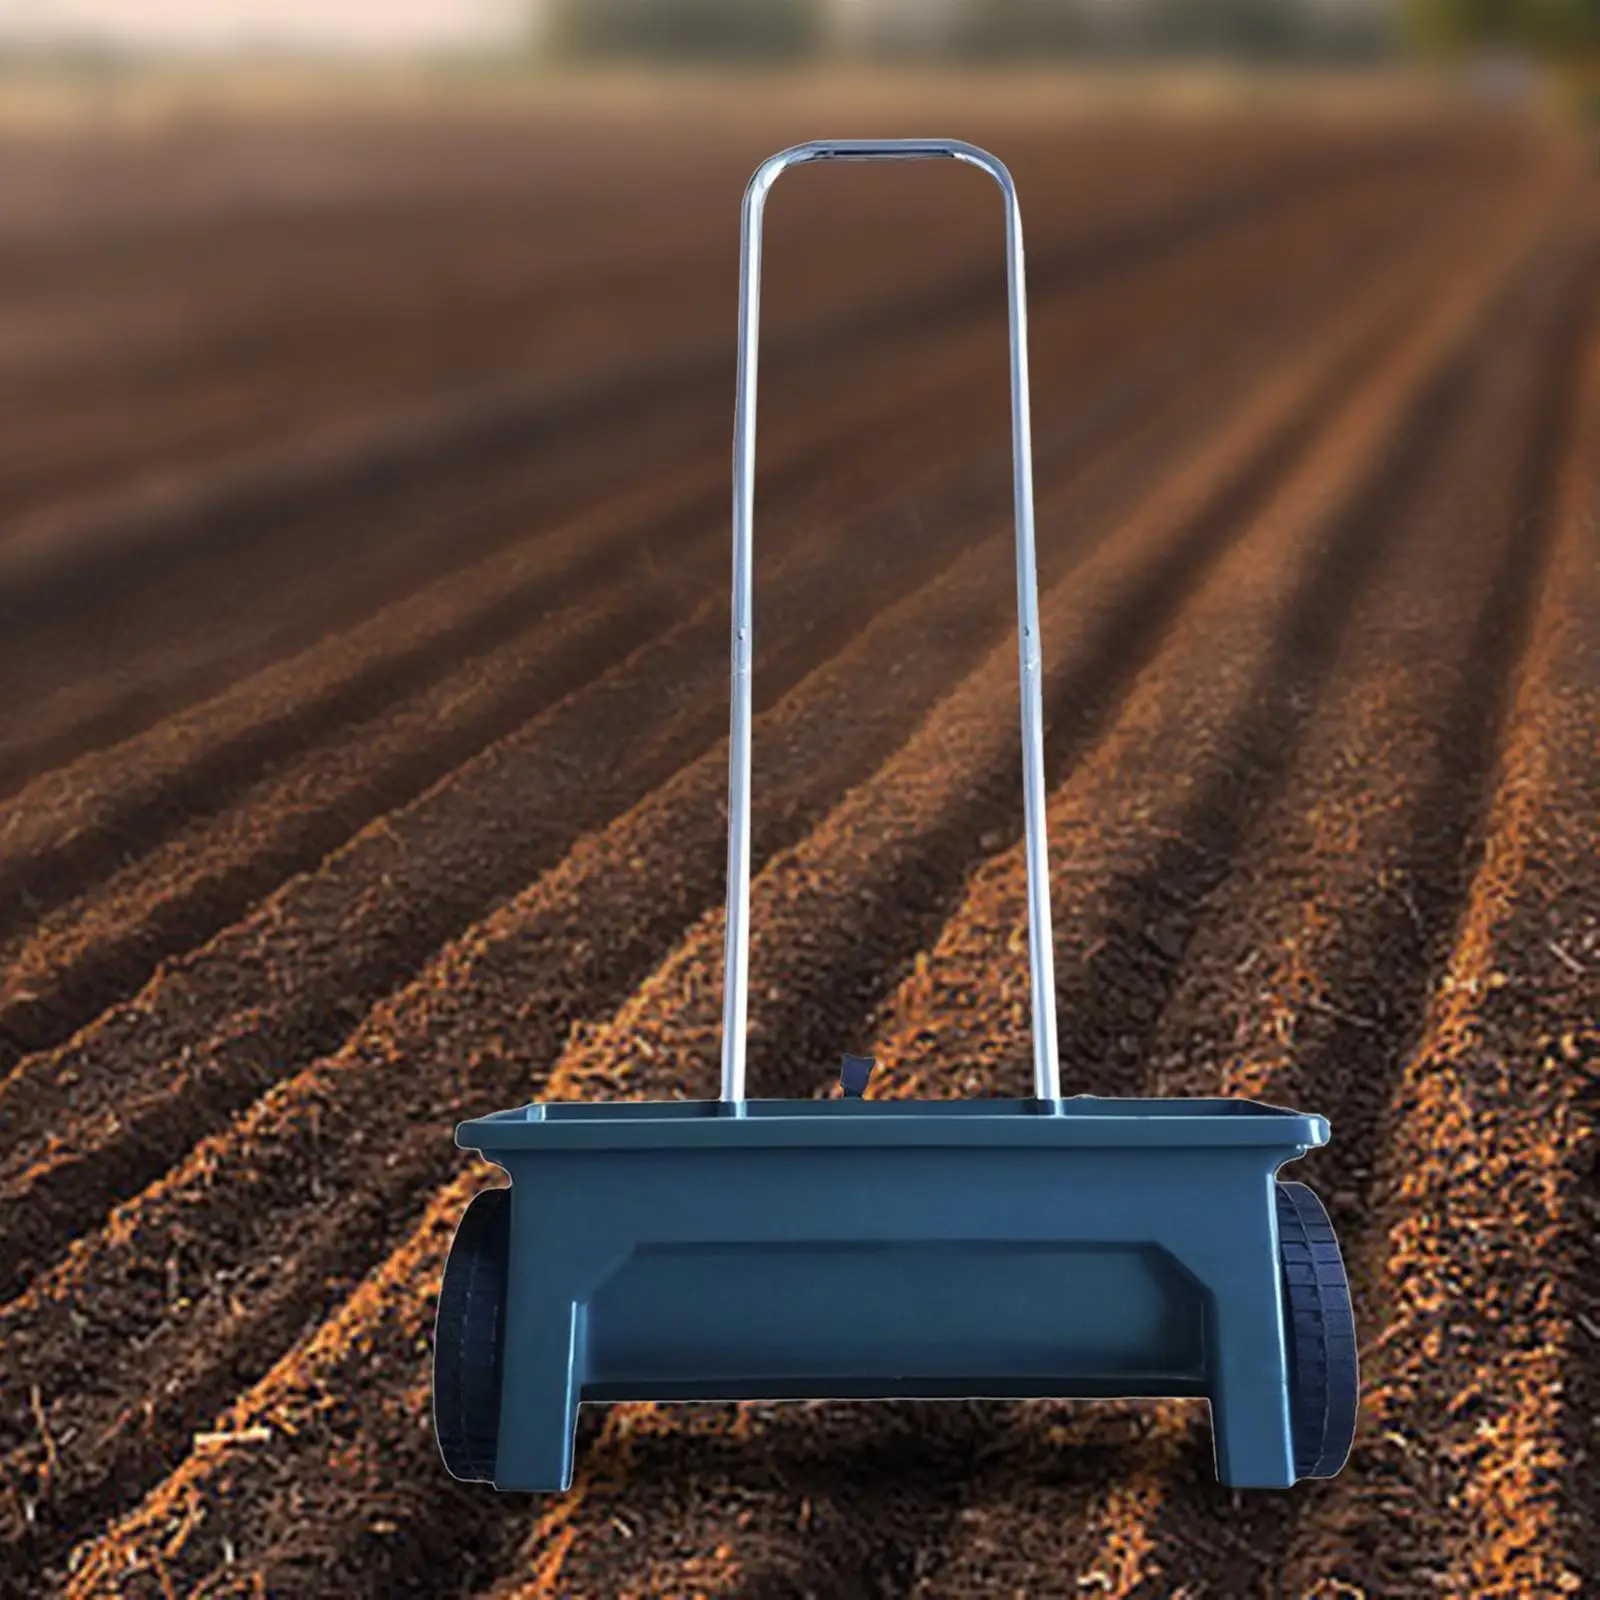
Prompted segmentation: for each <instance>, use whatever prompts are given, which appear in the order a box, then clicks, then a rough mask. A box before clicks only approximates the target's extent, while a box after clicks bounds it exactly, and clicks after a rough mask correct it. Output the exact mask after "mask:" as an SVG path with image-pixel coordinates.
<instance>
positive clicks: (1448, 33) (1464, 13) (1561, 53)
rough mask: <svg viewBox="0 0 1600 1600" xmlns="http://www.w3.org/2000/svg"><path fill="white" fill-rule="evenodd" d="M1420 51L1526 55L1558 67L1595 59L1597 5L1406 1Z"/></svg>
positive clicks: (1536, 0)
mask: <svg viewBox="0 0 1600 1600" xmlns="http://www.w3.org/2000/svg"><path fill="white" fill-rule="evenodd" d="M1407 21H1408V22H1409V24H1410V28H1411V31H1412V33H1413V35H1414V37H1415V38H1416V39H1417V40H1418V41H1419V42H1420V43H1422V44H1423V45H1425V46H1427V47H1429V48H1432V49H1438V50H1444V51H1448V52H1451V53H1461V52H1466V51H1477V50H1484V49H1498V50H1517V51H1526V52H1529V53H1531V54H1534V55H1540V56H1544V57H1547V58H1549V59H1554V60H1560V61H1582V60H1585V59H1587V60H1590V61H1593V60H1594V59H1595V58H1596V57H1597V56H1600V0H1410V3H1409V5H1408V7H1407Z"/></svg>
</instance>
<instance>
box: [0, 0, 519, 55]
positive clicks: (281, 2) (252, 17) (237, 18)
mask: <svg viewBox="0 0 1600 1600" xmlns="http://www.w3.org/2000/svg"><path fill="white" fill-rule="evenodd" d="M534 9H535V8H534V7H533V6H530V5H529V4H528V3H527V0H0V45H3V44H29V45H52V44H60V43H65V42H87V43H93V44H96V45H100V46H111V47H121V48H132V49H138V50H160V51H173V50H177V51H185V52H196V53H214V52H217V51H224V52H225V51H229V50H235V49H239V48H241V47H249V46H251V45H262V44H265V45H276V46H280V47H281V46H291V47H300V48H313V49H319V50H333V51H339V52H350V53H356V54H363V55H384V54H405V53H407V52H410V51H416V50H474V49H483V48H486V47H488V48H493V47H494V46H497V45H505V44H509V43H511V42H512V41H513V40H514V39H515V38H516V37H517V36H518V34H519V33H520V32H521V31H522V30H523V29H524V28H525V27H526V26H527V19H528V17H529V15H530V13H531V12H532V11H533V10H534Z"/></svg>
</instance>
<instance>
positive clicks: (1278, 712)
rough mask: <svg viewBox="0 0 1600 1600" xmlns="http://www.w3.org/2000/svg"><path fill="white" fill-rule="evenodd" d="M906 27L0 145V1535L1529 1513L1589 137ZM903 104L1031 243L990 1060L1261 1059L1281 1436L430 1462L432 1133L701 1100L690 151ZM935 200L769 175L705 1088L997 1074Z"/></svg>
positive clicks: (845, 1437)
mask: <svg viewBox="0 0 1600 1600" xmlns="http://www.w3.org/2000/svg"><path fill="white" fill-rule="evenodd" d="M952 92H953V91H952ZM929 95H930V98H929V99H928V100H927V102H926V103H925V104H921V105H919V106H918V107H916V108H908V107H904V106H901V107H891V106H887V105H884V104H880V103H878V102H876V101H874V100H872V99H871V97H870V96H866V97H864V98H862V99H861V100H860V101H859V103H857V102H855V101H850V100H849V99H848V98H846V99H842V100H841V99H840V98H838V97H837V96H835V97H834V98H831V99H829V100H828V101H827V103H826V104H825V105H822V104H819V105H817V106H813V107H810V108H807V107H806V106H805V105H802V104H797V103H795V102H794V101H793V100H792V99H784V98H782V97H776V96H775V97H774V99H773V100H772V102H771V103H763V99H762V97H761V95H760V94H758V93H757V94H752V95H750V96H749V97H748V100H747V102H741V103H739V104H733V103H731V102H729V101H727V100H725V99H723V100H719V101H718V102H717V106H718V108H719V109H717V110H716V112H715V114H713V112H712V110H711V109H708V107H705V106H696V105H693V104H691V103H689V102H687V101H686V102H684V103H682V104H677V105H676V107H675V108H673V107H671V106H667V107H663V106H661V105H641V106H625V105H609V106H600V107H598V108H589V109H585V108H584V107H582V106H578V105H569V106H565V108H564V109H562V110H560V111H559V112H557V111H552V110H549V109H546V110H545V111H543V112H537V113H536V112H533V111H525V112H516V111H513V110H506V109H502V110H500V111H498V112H496V113H494V114H492V115H490V114H482V115H476V114H473V115H469V114H466V113H465V112H462V111H460V110H459V109H458V110H457V111H454V112H450V111H446V110H437V111H435V112H431V113H427V114H423V113H421V112H411V113H407V114H404V115H402V114H399V113H385V114H383V115H380V116H373V117H357V116H350V115H347V116H341V117H335V116H332V115H331V114H325V113H314V112H312V111H307V110H302V111H299V112H293V113H290V112H287V111H279V112H276V113H274V114H272V115H261V116H254V117H239V118H233V119H230V118H227V117H221V118H217V119H214V120H209V121H204V120H203V121H195V120H193V119H190V120H177V121H168V122H159V123H154V124H151V125H149V126H140V127H139V128H136V129H131V130H122V131H120V132H116V133H115V134H108V133H107V132H106V130H104V129H101V130H98V131H97V130H95V129H88V130H77V131H74V130H71V129H68V130H62V129H54V130H44V131H35V132H25V131H17V130H15V129H13V130H12V131H11V132H8V133H7V134H5V135H4V140H3V148H0V168H3V169H4V171H3V173H0V180H3V186H4V190H5V193H6V194H7V196H8V199H7V203H6V205H5V207H3V208H0V414H3V427H0V682H3V683H4V685H5V688H6V691H7V692H6V693H5V694H4V696H3V697H0V955H3V970H4V979H3V987H0V1392H3V1404H0V1452H3V1454H4V1469H3V1472H0V1585H3V1588H4V1592H6V1593H8V1594H14V1595H19V1596H34V1595H45V1594H57V1593H67V1594H72V1595H75V1596H90V1595H94V1596H113V1595H116V1596H123V1595H127V1596H141V1597H142V1596H167V1597H172V1596H178V1595H190V1594H205V1595H251V1594H268V1595H284V1596H297V1595H318V1596H321V1595H328V1596H390V1595H401V1594H427V1595H469V1594H471V1595H482V1596H494V1597H496V1600H512V1597H518V1600H522V1597H531V1596H535V1595H558V1596H572V1597H578V1596H586V1597H587V1596H592V1597H596V1600H610V1597H616V1596H619V1595H634V1596H646V1595H661V1596H680V1595H681V1596H688V1595H742V1596H752V1597H778V1596H805V1595H809V1596H818V1597H866V1596H891V1595H916V1596H928V1597H932V1596H991V1595H1005V1596H1011V1595H1019V1596H1036V1595H1074V1594H1080V1593H1085V1594H1094V1595H1100V1596H1121V1597H1134V1596H1138V1597H1156V1596H1163V1595H1180V1594H1181V1595H1184V1596H1188V1597H1191V1600H1193V1597H1199V1596H1219V1597H1228V1600H1233V1597H1241V1596H1257V1595H1260V1596H1278V1595H1295V1596H1299V1595H1308V1596H1310V1595H1315V1596H1321V1597H1327V1600H1332V1597H1335V1596H1338V1597H1355V1596H1370V1597H1377V1596H1404V1595H1430V1596H1440V1595H1462V1596H1481V1595H1501V1596H1544V1595H1552V1596H1553V1595H1562V1594H1571V1595H1578V1594H1582V1593H1595V1592H1596V1591H1597V1588H1600V1549H1597V1543H1596V1528H1597V1519H1600V1490H1597V1487H1596V1485H1597V1483H1600V1464H1597V1463H1596V1461H1595V1459H1594V1441H1595V1438H1596V1436H1597V1434H1596V1430H1597V1429H1600V1259H1597V1252H1596V1238H1597V1235H1600V1185H1597V1181H1596V1164H1595V1163H1596V1157H1595V1149H1594V1143H1593V1128H1594V1120H1595V1115H1596V1084H1597V1073H1600V1065H1597V1063H1600V1022H1597V1017H1600V850H1597V845H1600V823H1597V814H1600V732H1597V730H1600V186H1597V183H1596V177H1595V173H1594V167H1593V156H1592V151H1585V149H1584V148H1583V146H1582V145H1581V144H1579V143H1578V142H1577V141H1576V140H1575V139H1574V138H1573V137H1572V136H1571V135H1570V134H1567V133H1564V132H1563V131H1561V130H1560V129H1558V128H1555V127H1553V126H1546V125H1544V124H1543V123H1541V122H1538V121H1536V120H1533V119H1531V118H1528V117H1520V116H1512V115H1510V114H1508V113H1503V112H1500V113H1494V114H1492V115H1491V114H1490V113H1488V112H1483V111H1466V110H1462V109H1459V108H1458V109H1453V110H1452V109H1445V108H1441V107H1438V106H1433V107H1431V108H1423V107H1421V106H1420V104H1418V105H1402V104H1399V103H1396V104H1393V105H1388V104H1381V103H1363V104H1362V105H1360V106H1359V107H1355V108H1352V107H1351V106H1348V105H1346V106H1341V105H1339V104H1338V103H1336V102H1330V103H1328V104H1324V103H1322V102H1321V101H1320V100H1315V99H1313V100H1311V101H1309V102H1308V103H1307V104H1305V105H1303V106H1297V107H1294V108H1292V109H1288V108H1283V107H1281V106H1280V107H1279V108H1278V109H1271V108H1261V107H1258V108H1257V109H1255V110H1252V111H1248V112H1247V111H1245V110H1242V109H1237V108H1235V109H1226V108H1222V107H1213V108H1211V109H1208V110H1206V109H1199V108H1197V107H1189V108H1188V109H1185V110H1181V111H1179V110H1167V111H1157V110H1145V111H1140V112H1134V111H1131V110H1121V111H1118V110H1115V109H1112V108H1108V107H1101V108H1099V109H1093V110H1086V109H1084V108H1082V107H1079V108H1077V109H1072V108H1070V107H1067V106H1065V105H1064V104H1063V105H1061V106H1057V105H1055V104H1054V103H1053V102H1052V101H1051V99H1050V97H1049V96H1048V95H1045V94H1040V93H1038V92H1037V90H1035V91H1032V92H1030V94H1028V95H1026V96H1023V95H1018V96H1016V97H1011V96H1008V95H1006V94H1004V93H995V94H992V95H990V96H989V97H988V98H987V99H985V98H983V97H982V96H978V95H974V94H970V93H968V94H964V95H963V96H962V97H961V98H960V99H959V103H957V102H956V101H954V100H952V101H951V102H949V103H947V104H943V103H940V102H939V101H938V99H937V95H936V94H935V92H934V91H933V90H931V89H930V91H929ZM913 110H914V111H915V114H913ZM946 129H948V130H949V131H951V132H953V133H959V134H960V135H962V136H963V137H967V138H970V139H973V140H975V141H977V142H980V143H983V144H986V145H988V146H989V147H990V148H993V149H994V150H996V152H997V153H998V154H1000V155H1001V156H1002V157H1003V158H1004V159H1006V160H1007V161H1008V162H1009V163H1010V165H1011V167H1012V169H1013V172H1014V173H1015V176H1016V179H1017V182H1018V186H1019V191H1020V195H1021V199H1022V207H1023V218H1024V226H1025V229H1026V235H1027V243H1028V266H1029V288H1030V307H1031V316H1032V341H1031V349H1032V361H1033V370H1034V397H1033V402H1034V403H1033V414H1034V441H1035V452H1036V486H1037V500H1038V536H1039V563H1040V573H1039V577H1040V595H1041V612H1042V636H1043V643H1044V654H1045V666H1044V673H1045V678H1044V693H1045V701H1046V719H1047V762H1046V780H1047V784H1048V789H1049V797H1050V798H1049V828H1050V848H1051V867H1052V895H1053V901H1054V910H1055V944H1056V950H1055V959H1056V971H1057V981H1058V990H1059V993H1058V1003H1059V1010H1060V1019H1061V1047H1062V1075H1063V1081H1064V1085H1065V1087H1066V1092H1068V1093H1076V1092H1083V1091H1087V1092H1091V1093H1097V1094H1219V1093H1222V1094H1238V1095H1246V1096H1250V1097H1255V1098H1259V1099H1265V1100H1269V1101H1273V1102H1277V1103H1280V1104H1285V1105H1292V1106H1296V1107H1302V1108H1304V1109H1306V1110H1311V1111H1318V1112H1321V1113H1323V1114H1325V1115H1326V1116H1327V1117H1328V1118H1329V1119H1330V1121H1331V1124H1332V1128H1333V1142H1332V1143H1331V1145H1330V1146H1329V1147H1328V1148H1327V1149H1326V1150H1321V1151H1317V1152H1314V1153H1313V1155H1311V1156H1310V1157H1308V1158H1307V1159H1306V1160H1305V1161H1304V1162H1303V1163H1301V1164H1300V1167H1299V1168H1298V1169H1295V1170H1294V1175H1295V1176H1298V1177H1303V1178H1304V1179H1305V1181H1307V1182H1309V1183H1311V1184H1312V1185H1313V1186H1314V1187H1315V1188H1316V1189H1317V1190H1318V1191H1319V1193H1321V1195H1322V1196H1323V1197H1324V1199H1325V1201H1326V1203H1327V1204H1328V1206H1329V1208H1330V1211H1331V1213H1332V1216H1333V1220H1334V1223H1335V1225H1336V1226H1337V1228H1338V1229H1339V1232H1340V1237H1341V1240H1342V1242H1343V1245H1344V1250H1345V1255H1346V1260H1347V1263H1348V1265H1349V1267H1350V1270H1351V1275H1352V1280H1353V1284H1354V1287H1355V1291H1356V1298H1357V1308H1356V1309H1357V1317H1358V1327H1359V1331H1360V1336H1361V1348H1362V1360H1363V1378H1364V1384H1365V1393H1364V1401H1363V1410H1362V1416H1361V1423H1360V1430H1359V1435H1358V1441H1357V1445H1356V1449H1355V1452H1354V1455H1353V1457H1352V1459H1351V1461H1350V1464H1349V1465H1348V1467H1347V1468H1346V1470H1345V1471H1344V1472H1343V1474H1342V1475H1340V1476H1339V1477H1338V1478H1336V1479H1334V1480H1331V1481H1327V1482H1318V1483H1305V1484H1302V1485H1300V1486H1299V1487H1298V1488H1297V1489H1296V1490H1294V1491H1293V1492H1292V1493H1285V1494H1264V1493H1256V1494H1249V1495H1239V1494H1234V1493H1231V1492H1229V1491H1227V1490H1224V1489H1222V1488H1219V1486H1218V1485H1217V1484H1216V1482H1215V1481H1214V1476H1213V1471H1212V1462H1211V1446H1210V1431H1209V1425H1208V1422H1207V1418H1206V1413H1205V1408H1204V1406H1203V1405H1200V1404H1198V1403H1190V1402H1173V1403H1170V1404H1133V1403H1097V1404H1088V1403H1066V1402H1063V1403H1059V1404H1058V1403H1027V1404H1017V1403H1000V1402H977V1401H974V1402H969V1403H962V1404H957V1403H948V1404H944V1403H941V1404H933V1403H927V1404H921V1403H919V1404H909V1403H908V1404H877V1405H864V1404H863V1405H848V1404H839V1405H834V1404H806V1405H794V1406H781V1405H749V1406H732V1405H728V1406H681V1407H655V1406H648V1405H626V1406H617V1407H613V1408H609V1409H605V1408H597V1407H588V1408H586V1409H585V1411H584V1414H583V1422H582V1426H581V1430H580V1465H579V1474H578V1479H577V1482H576V1484H575V1486H574V1488H573V1489H572V1491H571V1492H570V1493H569V1494H566V1495H561V1496H549V1497H527V1496H514V1495H512V1496H497V1495H496V1494H494V1493H493V1492H492V1491H491V1490H489V1489H488V1488H486V1487H482V1486H467V1485H460V1484H457V1483H455V1482H454V1481H453V1480H451V1479H450V1478H449V1477H448V1476H447V1474H446V1473H445V1471H444V1468H443V1466H442V1464H441V1462H440V1460H439V1456H438V1453H437V1450H436V1447H435V1445H434V1442H433V1438H432V1434H431V1431H430V1430H431V1423H430V1417H429V1406H428V1364H429V1350H430V1341H431V1338H432V1323H433V1314H434V1308H435V1303H436V1296H437V1288H438V1282H439V1276H440V1271H441V1268H442V1264H443V1261H444V1258H445V1254H446V1251H447V1249H448V1247H449V1243H450V1240H451V1236H452V1233H453V1230H454V1227H455V1224H456V1222H457V1220H458V1218H459V1216H460V1213H461V1210H462V1208H463V1206H464V1205H465V1204H466V1202H467V1200H468V1199H469V1197H470V1196H471V1195H472V1194H473V1193H474V1192H475V1191H476V1190H477V1189H478V1188H480V1187H483V1186H485V1185H489V1184H492V1183H494V1182H496V1181H498V1180H499V1178H500V1176H501V1175H500V1174H498V1173H496V1172H495V1171H494V1170H493V1169H490V1168H488V1167H486V1166H483V1165H481V1164H478V1163H476V1162H474V1161H473V1160H472V1159H471V1158H468V1157H465V1156H463V1155H462V1153H461V1152H459V1151H458V1150H456V1148H455V1147H454V1145H453V1142H452V1137H451V1134H452V1128H453V1125H454V1124H455V1123H456V1122H457V1121H458V1120H460V1119H462V1118H465V1117H468V1116H471V1115H476V1114H480V1113H483V1112H486V1111H489V1110H494V1109H499V1108H502V1107H505V1106H510V1105H516V1104H520V1103H522V1102H525V1101H528V1100H534V1099H560V1098H585V1099H605V1098H660V1097H681V1096H691V1097H711V1096H714V1095H715V1093H716V1088H717V1052H718V1043H719V1027H720V1001H721V993H720V977H721V958H722V927H723V924H722V895H723V892H724V867H725V857H724V850H725V838H724V829H725V826H726V765H725V763H726V753H727V752H726V733H727V685H726V671H727V659H728V658H727V632H726V630H727V625H728V611H727V606H728V602H727V589H726V584H727V573H728V541H729V534H728V508H729V465H728V438H729V431H730V423H731V415H732V396H733V390H732V378H733V349H734V344H733V329H734V313H735V306H736V272H737V240H738V205H739V198H740V194H741V192H742V188H743V184H744V181H745V179H746V177H747V176H748V174H749V172H750V170H751V169H752V168H753V167H754V166H755V164H756V163H757V162H758V161H759V160H760V159H761V158H762V157H763V156H764V155H766V154H768V153H770V152H771V151H772V150H774V149H777V148H779V147H781V146H782V145H784V144H786V143H789V142H791V141H792V140H794V139H796V138H804V137H814V136H817V135H818V134H819V133H824V132H844V131H849V132H853V133H862V134H867V133H877V134H892V133H903V132H907V131H910V132H921V131H927V130H933V131H944V130H946ZM1001 238H1002V235H1001V232H1000V224H999V208H998V203H997V201H996V198H995V194H994V190H993V188H992V186H990V185H988V184H987V183H986V181H985V180H984V179H983V178H982V177H981V176H980V175H978V174H976V173H972V172H968V171H962V170H960V169H955V168H951V167H947V166H934V167H920V168H910V167H896V168H876V169H871V170H868V169H861V168H840V167H828V168H812V169H806V170H803V171H800V172H797V173H795V174H793V175H791V176H790V177H787V178H785V179H784V180H783V184H782V185H781V186H780V188H779V189H778V190H777V191H776V192H775V195H774V198H773V202H772V207H771V214H770V220H769V226H768V257H769V265H768V274H767V292H766V323H765V327H764V343H763V374H762V376H763V389H762V406H761V417H762V431H761V440H760V450H759V481H758V492H757V546H758V552H759V558H758V567H757V584H756V590H757V593H756V608H757V624H758V625H757V629H756V664H755V687H756V696H757V721H756V733H755V796H756V815H755V832H754V839H753V847H752V848H753V860H754V871H755V881H754V887H753V894H752V927H753V946H752V993H751V1045H750V1048H751V1057H750V1079H751V1087H752V1091H753V1092H755V1093H759V1094H763V1095H787V1096H809V1095H820V1094H829V1093H834V1092H837V1089H836V1087H835V1079H836V1075H837V1071H838V1060H839V1055H840V1052H841V1051H846V1050H852V1051H858V1052H861V1053H865V1054H871V1055H873V1056H875V1057H876V1058H877V1060H878V1061H879V1063H880V1068H879V1071H878V1073H877V1075H876V1077H875V1080H874V1084H873V1091H872V1092H873V1093H874V1094H881V1095H887V1096H893V1095H907V1096H950V1095H1001V1094H1025V1093H1027V1092H1028V1086H1029V1082H1030V1079H1029V1070H1030V1068H1029V1039H1028V1029H1027V957H1026V945H1025V940H1024V937H1023V928H1024V918H1025V886H1024V872H1023V861H1022V848H1021V831H1022V827H1021V823H1022V819H1021V800H1020V782H1019V771H1020V768H1019V750H1018V738H1017V731H1016V713H1015V695H1016V654H1015V649H1016V646H1015V631H1014V630H1015V618H1014V605H1015V587H1014V576H1013V568H1012V566H1011V556H1010V538H1011V524H1010V499H1009V494H1010V461H1009V434H1008V428H1009V421H1008V413H1007V392H1006V376H1005V352H1004V330H1005V316H1004V297H1003V284H1002V278H1001V270H1000V269H1001V262H1002V245H1001Z"/></svg>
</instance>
